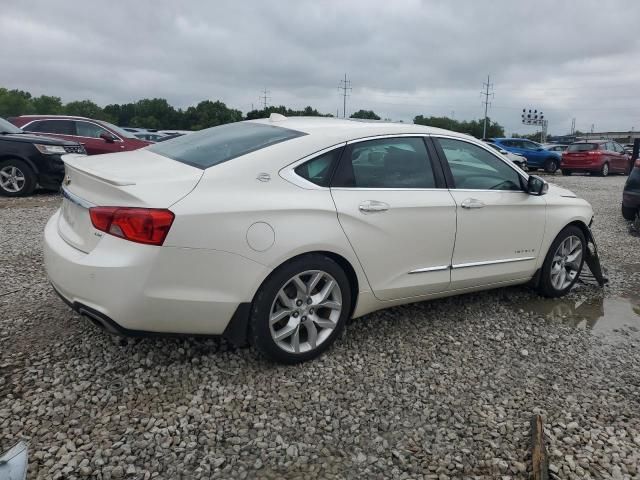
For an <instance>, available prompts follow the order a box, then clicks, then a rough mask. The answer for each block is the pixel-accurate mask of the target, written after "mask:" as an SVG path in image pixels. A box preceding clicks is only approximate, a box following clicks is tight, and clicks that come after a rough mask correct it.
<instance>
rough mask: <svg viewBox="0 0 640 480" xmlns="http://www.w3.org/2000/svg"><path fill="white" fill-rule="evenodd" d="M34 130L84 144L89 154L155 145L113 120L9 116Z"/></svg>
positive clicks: (56, 116) (13, 120) (21, 125)
mask: <svg viewBox="0 0 640 480" xmlns="http://www.w3.org/2000/svg"><path fill="white" fill-rule="evenodd" d="M9 120H10V121H11V123H13V124H14V125H15V126H17V127H20V128H21V129H22V130H24V131H26V132H31V133H42V134H46V135H47V136H48V137H58V138H63V139H65V140H72V141H74V142H78V143H81V144H82V145H84V148H85V150H86V151H87V154H88V155H98V154H100V153H114V152H126V151H127V150H137V149H138V148H142V147H146V146H147V145H151V142H147V141H145V140H140V139H138V138H136V137H135V136H134V135H133V134H132V133H130V132H127V131H125V130H123V129H121V128H119V127H116V126H115V125H112V124H110V123H109V122H104V121H102V120H93V119H91V118H84V117H68V116H65V115H22V116H20V117H14V118H10V119H9Z"/></svg>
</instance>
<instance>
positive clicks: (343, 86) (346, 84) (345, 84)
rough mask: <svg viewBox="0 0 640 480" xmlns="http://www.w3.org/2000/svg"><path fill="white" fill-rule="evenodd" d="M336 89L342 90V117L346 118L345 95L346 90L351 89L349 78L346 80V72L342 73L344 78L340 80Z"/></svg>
mask: <svg viewBox="0 0 640 480" xmlns="http://www.w3.org/2000/svg"><path fill="white" fill-rule="evenodd" d="M338 90H342V118H347V97H348V96H349V94H348V93H347V92H348V91H351V90H352V88H351V80H347V74H346V73H345V74H344V80H340V85H339V86H338Z"/></svg>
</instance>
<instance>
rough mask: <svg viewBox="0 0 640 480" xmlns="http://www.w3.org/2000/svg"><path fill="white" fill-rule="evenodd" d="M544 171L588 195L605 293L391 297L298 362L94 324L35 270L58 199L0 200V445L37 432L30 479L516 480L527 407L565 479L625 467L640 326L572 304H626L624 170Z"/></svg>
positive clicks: (633, 278)
mask: <svg viewBox="0 0 640 480" xmlns="http://www.w3.org/2000/svg"><path fill="white" fill-rule="evenodd" d="M553 181H554V182H556V183H559V184H562V185H564V186H566V187H567V188H570V189H572V190H574V191H575V192H576V193H577V194H578V195H582V196H584V197H585V198H587V200H589V201H590V202H591V203H592V204H593V206H594V209H595V223H594V227H593V228H594V233H595V236H596V239H597V241H598V246H599V252H600V255H601V258H602V262H603V265H604V267H605V269H606V271H607V275H608V276H609V278H610V280H611V281H610V284H609V285H608V286H607V287H606V288H605V289H604V290H601V289H599V288H597V287H594V286H593V285H591V284H589V283H583V284H579V285H578V286H577V287H576V288H575V289H574V290H573V291H572V292H571V293H570V294H569V295H568V296H567V297H566V298H564V299H559V300H550V301H546V300H541V299H540V298H539V297H538V296H537V295H536V294H535V292H533V291H531V290H530V289H528V288H527V287H524V286H523V287H514V288H507V289H499V290H493V291H489V292H481V293H474V294H469V295H464V296H458V297H453V298H448V299H442V300H435V301H432V302H424V303H417V304H413V305H406V306H401V307H396V308H392V309H388V310H384V311H380V312H376V313H374V314H371V315H367V316H366V317H364V318H361V319H357V320H355V321H353V322H350V323H349V324H348V326H347V328H346V329H345V333H344V335H343V336H342V338H340V339H339V340H338V342H337V343H336V345H335V346H334V347H333V348H332V349H331V350H330V351H329V352H327V354H325V355H323V356H322V357H321V358H319V359H318V360H316V361H313V362H309V363H306V364H303V365H299V366H295V367H287V366H281V365H274V364H270V363H268V362H265V361H264V360H263V359H261V358H259V357H258V356H257V355H256V354H255V352H254V351H253V350H251V349H235V348H232V347H231V346H230V345H228V344H227V343H225V342H224V341H218V340H212V339H198V338H186V339H185V338H182V339H174V338H173V339H172V338H167V339H164V338H145V339H135V340H131V339H120V338H116V337H112V336H110V335H109V334H107V333H105V332H103V331H100V330H98V329H97V328H96V327H94V326H93V325H92V324H91V323H90V322H88V321H86V320H84V319H83V318H81V317H79V316H78V315H77V314H75V313H73V312H71V311H70V310H69V308H68V307H67V306H66V305H64V304H63V303H62V302H61V301H60V300H59V299H58V298H57V297H56V296H55V294H54V293H53V292H52V290H51V288H50V287H49V285H48V282H47V280H46V276H45V273H44V270H43V266H42V247H41V235H42V233H41V232H42V229H43V227H44V224H45V222H46V220H47V219H48V218H49V216H50V215H51V214H52V213H53V212H54V211H55V209H56V208H57V207H58V205H59V203H60V198H59V196H58V195H55V194H43V193H39V194H37V195H35V196H34V197H31V198H27V199H6V198H0V248H1V249H2V261H0V449H1V448H6V447H8V446H10V445H12V444H13V443H15V442H16V441H17V440H20V439H22V440H25V441H27V442H29V444H30V463H29V478H33V479H49V478H65V479H66V478H81V477H82V478H86V477H90V478H97V479H102V480H106V479H116V478H136V479H138V478H139V479H155V478H196V479H197V478H213V479H231V478H265V479H280V478H291V479H305V480H306V479H307V478H331V479H342V478H349V479H351V478H366V479H370V478H371V479H383V478H384V479H387V478H391V479H409V478H411V479H413V478H422V479H426V478H431V479H448V478H474V479H476V478H477V479H495V478H513V479H526V478H529V474H530V471H531V469H530V455H529V451H528V448H529V421H530V418H531V416H532V415H533V414H534V413H538V414H541V415H543V417H544V423H545V427H546V438H547V442H548V447H549V454H550V460H551V471H552V473H553V474H554V475H556V477H557V478H570V479H573V478H576V479H600V478H622V479H626V478H637V477H638V465H639V464H640V454H639V452H640V416H639V415H638V412H639V411H640V409H639V407H640V373H639V372H640V328H638V327H640V325H638V324H636V325H635V326H633V325H631V326H629V327H627V326H622V325H621V326H617V327H616V328H615V329H604V330H602V332H601V333H598V332H599V331H600V330H598V328H599V323H598V322H604V321H605V320H600V319H597V320H596V321H595V323H594V320H588V321H586V320H585V317H584V316H583V315H582V314H581V311H583V310H580V308H581V307H580V306H583V308H584V306H585V305H587V306H594V307H593V308H594V309H595V311H596V313H597V315H600V316H603V317H606V315H607V311H606V309H607V308H609V306H608V305H614V308H622V307H623V306H624V308H631V307H630V306H629V303H628V302H627V303H611V302H617V301H619V299H628V298H631V299H632V300H633V299H634V298H635V299H636V300H633V301H635V302H636V304H635V305H637V302H638V299H637V291H638V290H639V287H640V259H639V258H638V253H637V252H638V246H639V244H638V242H639V240H638V238H636V237H633V236H631V235H629V232H628V229H629V226H628V224H627V223H626V222H624V220H622V217H621V216H620V213H619V208H620V194H621V189H622V185H623V183H624V177H619V176H618V177H614V176H612V177H607V178H595V177H587V176H572V177H561V176H555V177H553ZM634 295H635V297H634ZM620 301H621V300H620ZM541 302H542V303H541ZM544 302H550V303H551V305H552V308H551V309H549V310H548V311H547V310H544V309H541V308H539V305H547V303H544ZM576 305H578V307H576ZM600 311H602V313H601V314H600V313H599V312H600ZM618 311H620V310H618ZM590 312H591V311H590ZM590 315H591V313H590ZM597 315H596V316H597ZM589 318H591V317H589ZM598 318H599V317H598ZM524 352H526V354H525V353H524Z"/></svg>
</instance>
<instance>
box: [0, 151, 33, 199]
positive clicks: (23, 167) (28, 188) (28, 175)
mask: <svg viewBox="0 0 640 480" xmlns="http://www.w3.org/2000/svg"><path fill="white" fill-rule="evenodd" d="M8 166H14V167H16V168H17V169H19V170H20V171H21V172H22V174H23V175H24V179H25V181H24V186H23V187H22V189H21V190H20V191H18V192H9V191H7V190H5V189H4V188H2V186H0V195H4V196H6V197H23V196H26V195H31V194H32V193H33V191H34V190H35V188H36V176H35V174H34V173H33V170H32V169H31V167H30V166H29V165H28V164H27V163H26V162H24V161H22V160H18V159H17V158H16V159H14V158H10V159H8V160H3V161H1V162H0V169H3V168H5V167H8Z"/></svg>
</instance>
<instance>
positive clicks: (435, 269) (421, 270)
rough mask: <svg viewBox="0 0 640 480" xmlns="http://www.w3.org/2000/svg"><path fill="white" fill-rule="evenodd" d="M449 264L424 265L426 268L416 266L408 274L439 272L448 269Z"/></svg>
mask: <svg viewBox="0 0 640 480" xmlns="http://www.w3.org/2000/svg"><path fill="white" fill-rule="evenodd" d="M450 268H451V265H439V266H437V267H426V268H416V269H415V270H411V271H410V272H409V275H413V274H414V273H429V272H441V271H443V270H449V269H450Z"/></svg>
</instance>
